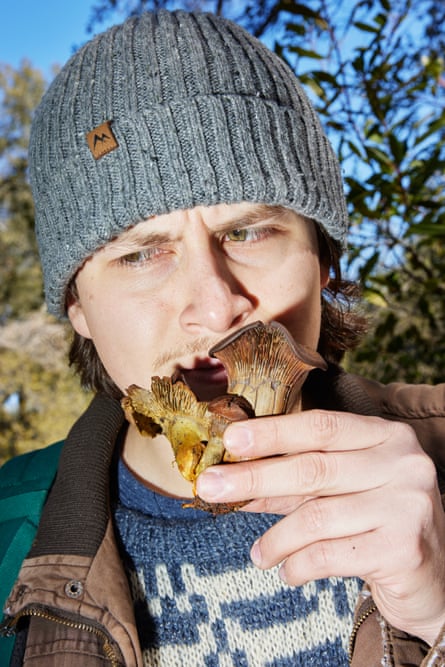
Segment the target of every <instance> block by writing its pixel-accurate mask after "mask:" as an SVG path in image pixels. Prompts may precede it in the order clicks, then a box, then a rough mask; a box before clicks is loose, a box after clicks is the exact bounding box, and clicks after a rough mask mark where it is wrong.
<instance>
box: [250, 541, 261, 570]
mask: <svg viewBox="0 0 445 667" xmlns="http://www.w3.org/2000/svg"><path fill="white" fill-rule="evenodd" d="M250 558H251V560H252V563H253V564H254V565H256V566H257V567H260V566H261V560H262V557H261V548H260V541H259V540H257V541H256V542H254V543H253V545H252V548H251V550H250Z"/></svg>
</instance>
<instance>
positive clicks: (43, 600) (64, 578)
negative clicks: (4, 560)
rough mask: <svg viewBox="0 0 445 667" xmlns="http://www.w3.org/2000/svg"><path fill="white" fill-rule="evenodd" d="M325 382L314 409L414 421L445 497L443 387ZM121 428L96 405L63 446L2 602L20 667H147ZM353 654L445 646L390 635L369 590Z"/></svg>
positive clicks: (313, 394) (394, 657)
mask: <svg viewBox="0 0 445 667" xmlns="http://www.w3.org/2000/svg"><path fill="white" fill-rule="evenodd" d="M329 374H330V377H329V386H330V388H329V392H326V389H325V388H326V375H325V376H324V377H323V383H320V382H319V381H318V378H317V374H316V373H315V374H312V375H313V377H312V378H310V382H309V383H307V386H306V387H305V390H306V397H307V401H308V404H317V405H319V406H320V407H325V408H337V409H343V410H349V411H353V412H358V413H361V414H381V415H382V416H384V417H386V418H388V419H395V420H401V421H407V422H409V423H410V424H412V426H413V427H414V428H415V429H416V431H417V433H418V436H419V438H420V440H421V442H422V444H423V445H424V447H425V449H426V450H427V451H428V453H429V454H430V455H431V456H432V457H433V458H434V460H435V461H436V464H437V467H438V474H439V479H440V483H441V487H442V488H443V486H444V483H445V476H444V475H443V472H444V466H445V461H444V458H445V453H444V452H445V447H443V446H441V445H442V439H443V438H442V434H444V433H445V385H444V386H438V387H434V388H432V387H427V386H423V387H407V386H404V385H389V386H387V387H385V386H382V385H379V384H377V383H374V382H369V381H365V380H363V379H361V378H357V377H354V376H351V375H347V374H344V373H341V372H338V370H337V369H331V370H330V371H329ZM123 426H124V422H123V415H122V411H121V409H120V406H119V404H118V403H117V402H116V401H113V400H111V399H109V398H106V397H104V396H97V397H96V398H95V399H94V400H93V402H92V405H91V406H90V408H89V409H88V410H87V412H86V413H85V414H84V415H83V416H82V417H81V419H80V420H79V421H78V422H77V423H76V425H75V426H74V428H73V430H72V431H71V433H70V434H69V436H68V438H67V441H66V444H65V446H64V449H63V452H62V455H61V461H60V465H59V471H58V475H57V478H56V481H55V483H54V486H53V488H52V490H51V492H50V495H49V498H48V501H47V503H46V505H45V508H44V512H43V515H42V519H41V522H40V526H39V530H38V534H37V538H36V540H35V542H34V545H33V547H32V549H31V552H30V554H29V556H28V558H27V559H26V560H25V561H24V563H23V566H22V569H21V571H20V574H19V577H18V580H17V582H16V584H15V586H14V588H13V591H12V592H11V595H10V596H9V599H8V600H7V603H6V609H5V612H6V614H7V615H8V616H9V617H10V618H11V625H12V626H14V627H15V628H16V629H17V640H16V644H15V654H14V658H13V660H14V662H13V663H12V664H13V665H14V667H15V666H16V665H17V666H19V665H24V666H25V667H99V666H101V667H104V666H105V665H125V666H126V667H141V666H142V656H141V651H140V648H139V641H138V636H137V631H136V625H135V621H134V615H133V607H132V602H131V597H130V593H129V588H128V583H127V580H126V576H125V573H124V571H123V568H122V566H121V561H120V557H119V553H118V550H117V546H116V543H115V540H114V535H113V529H112V524H111V519H110V512H109V507H110V498H109V489H110V482H109V475H110V473H109V471H110V469H113V466H112V465H111V464H112V460H113V457H114V456H115V455H116V454H115V452H116V447H115V443H116V440H117V439H118V437H119V433H120V431H121V429H122V428H123ZM25 621H26V623H25ZM22 626H23V628H22ZM351 654H352V661H351V665H352V667H374V666H375V667H382V665H383V666H388V667H402V666H403V667H408V666H414V665H418V666H420V665H421V666H422V667H439V666H440V665H445V639H444V637H443V636H441V637H439V638H438V641H437V644H436V645H435V646H434V647H432V648H431V649H429V647H428V646H426V645H425V644H424V643H423V642H422V641H420V640H417V639H416V638H413V637H409V636H407V635H405V634H404V633H401V632H399V631H397V630H395V629H394V628H391V627H389V626H388V625H387V624H386V623H385V621H384V619H382V618H381V616H380V615H379V613H378V611H377V610H376V609H375V605H374V603H373V601H372V599H371V598H370V596H369V595H367V593H366V591H364V593H363V595H362V596H361V599H360V600H359V601H358V604H357V610H356V624H355V627H354V631H353V634H352V637H351ZM332 667H335V666H332Z"/></svg>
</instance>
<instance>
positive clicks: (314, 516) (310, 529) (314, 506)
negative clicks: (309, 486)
mask: <svg viewBox="0 0 445 667" xmlns="http://www.w3.org/2000/svg"><path fill="white" fill-rule="evenodd" d="M300 513H301V521H302V524H303V526H304V530H305V532H306V533H308V534H309V535H319V534H320V533H322V532H323V531H324V528H325V526H326V524H327V522H328V521H327V519H326V516H325V512H324V510H323V506H322V503H321V502H320V501H319V500H316V499H314V500H308V501H307V502H306V503H304V505H303V506H302V507H301V509H300Z"/></svg>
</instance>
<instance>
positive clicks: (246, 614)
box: [115, 463, 361, 667]
mask: <svg viewBox="0 0 445 667" xmlns="http://www.w3.org/2000/svg"><path fill="white" fill-rule="evenodd" d="M118 477H119V504H118V506H117V508H116V510H115V524H116V531H117V535H118V539H119V540H120V543H121V548H122V553H123V560H124V563H125V567H126V571H127V576H128V578H129V581H130V587H131V591H132V596H133V601H134V608H135V614H136V619H137V625H138V632H139V637H140V641H141V647H142V652H143V656H144V665H146V666H147V667H148V666H149V665H150V666H151V665H155V666H163V667H164V666H165V667H176V666H178V667H179V666H180V667H201V666H202V667H229V666H230V667H247V666H249V667H260V666H261V667H263V666H264V667H266V666H267V667H272V666H273V667H303V666H304V667H309V666H311V667H346V666H347V664H348V659H347V648H348V640H349V634H350V631H351V627H352V614H353V609H354V605H355V601H356V598H357V595H358V592H359V590H360V588H361V582H360V581H359V580H356V579H340V578H338V579H336V578H331V579H323V580H320V581H316V582H311V583H309V584H306V585H304V586H302V587H297V588H291V587H289V586H287V585H286V584H284V583H283V582H282V581H281V580H280V578H279V576H278V573H277V570H276V569H274V570H271V571H261V570H258V569H257V568H255V567H254V566H253V565H252V563H251V561H250V557H249V551H250V547H251V545H252V543H253V542H254V540H255V539H256V538H257V537H259V536H260V535H261V534H262V533H264V532H265V530H266V529H267V528H268V527H269V526H270V525H272V524H273V523H274V522H276V521H277V520H278V517H276V516H269V515H261V514H253V513H247V512H235V513H231V514H226V515H220V516H216V517H215V516H212V515H209V514H208V513H206V512H202V511H199V510H193V509H183V508H182V502H181V501H180V500H176V499H172V498H168V497H165V496H162V495H159V494H156V493H154V492H153V491H151V490H149V489H148V488H146V487H145V486H144V485H142V484H140V483H139V482H138V481H137V480H136V479H135V477H133V475H132V474H131V473H130V472H129V470H128V469H127V468H126V466H125V465H124V464H122V463H120V465H119V475H118Z"/></svg>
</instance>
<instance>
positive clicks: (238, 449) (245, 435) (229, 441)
mask: <svg viewBox="0 0 445 667" xmlns="http://www.w3.org/2000/svg"><path fill="white" fill-rule="evenodd" d="M224 444H225V446H226V448H227V449H228V450H229V452H231V453H232V454H237V455H238V456H246V455H247V454H249V451H250V450H251V449H252V447H253V437H252V432H251V430H250V429H249V428H246V427H245V426H233V425H232V426H230V428H228V429H227V431H226V432H225V434H224Z"/></svg>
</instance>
